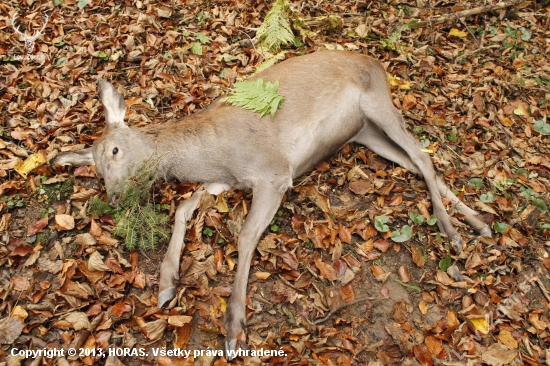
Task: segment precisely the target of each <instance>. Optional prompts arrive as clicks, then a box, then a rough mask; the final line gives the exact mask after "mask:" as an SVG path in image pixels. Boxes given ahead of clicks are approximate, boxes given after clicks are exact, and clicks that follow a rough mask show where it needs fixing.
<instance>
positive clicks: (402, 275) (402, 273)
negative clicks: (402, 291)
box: [397, 266, 411, 283]
mask: <svg viewBox="0 0 550 366" xmlns="http://www.w3.org/2000/svg"><path fill="white" fill-rule="evenodd" d="M397 274H398V275H399V279H400V280H401V282H405V283H407V282H409V281H410V280H411V275H410V274H409V271H408V270H407V267H405V266H401V267H399V269H398V270H397Z"/></svg>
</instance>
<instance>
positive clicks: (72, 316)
mask: <svg viewBox="0 0 550 366" xmlns="http://www.w3.org/2000/svg"><path fill="white" fill-rule="evenodd" d="M63 319H64V320H65V321H66V322H68V323H70V324H71V326H72V327H73V328H74V330H80V329H88V330H91V325H90V321H89V320H88V316H87V315H86V314H85V313H83V312H80V311H76V312H73V313H69V314H67V315H66V316H65V317H64V318H63Z"/></svg>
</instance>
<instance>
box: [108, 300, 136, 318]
mask: <svg viewBox="0 0 550 366" xmlns="http://www.w3.org/2000/svg"><path fill="white" fill-rule="evenodd" d="M130 311H132V306H130V305H129V304H127V303H125V302H122V301H121V302H118V303H116V304H114V305H113V306H112V307H111V313H112V314H113V315H114V316H116V317H121V316H122V314H124V313H128V312H130Z"/></svg>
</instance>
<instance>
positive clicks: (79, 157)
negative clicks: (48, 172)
mask: <svg viewBox="0 0 550 366" xmlns="http://www.w3.org/2000/svg"><path fill="white" fill-rule="evenodd" d="M50 165H72V166H83V165H95V162H94V156H93V154H92V148H91V147H89V148H87V149H82V150H80V151H74V152H73V151H71V152H62V153H59V154H58V155H57V156H56V157H55V158H53V159H52V160H51V161H50Z"/></svg>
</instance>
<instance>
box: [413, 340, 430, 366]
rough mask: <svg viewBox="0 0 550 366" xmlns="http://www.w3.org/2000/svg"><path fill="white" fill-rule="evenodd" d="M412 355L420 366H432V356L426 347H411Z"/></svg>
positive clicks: (420, 345) (421, 345)
mask: <svg viewBox="0 0 550 366" xmlns="http://www.w3.org/2000/svg"><path fill="white" fill-rule="evenodd" d="M413 353H414V356H415V357H416V359H417V360H418V362H420V364H421V365H424V366H432V365H433V360H432V355H431V353H430V351H429V349H428V347H426V346H425V345H423V344H419V345H416V346H414V347H413Z"/></svg>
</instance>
